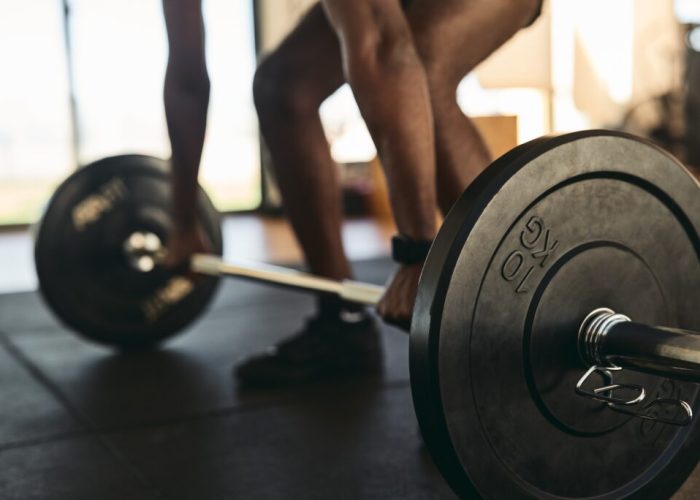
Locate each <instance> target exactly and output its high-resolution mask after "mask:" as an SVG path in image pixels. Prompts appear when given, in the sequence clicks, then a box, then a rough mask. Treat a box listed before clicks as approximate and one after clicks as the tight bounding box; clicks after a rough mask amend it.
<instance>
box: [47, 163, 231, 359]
mask: <svg viewBox="0 0 700 500" xmlns="http://www.w3.org/2000/svg"><path fill="white" fill-rule="evenodd" d="M168 176H169V174H168V170H167V165H166V163H165V162H164V161H163V160H159V159H156V158H152V157H148V156H141V155H124V156H115V157H110V158H105V159H102V160H99V161H96V162H95V163H92V164H90V165H88V166H86V167H84V168H82V169H80V170H79V171H77V172H76V173H74V174H73V175H71V176H70V177H69V178H68V179H66V180H65V181H64V182H63V183H62V184H61V185H60V186H59V188H58V189H57V190H56V192H55V193H54V195H53V196H52V198H51V200H50V201H49V203H48V206H47V208H46V211H45V213H44V216H43V218H42V220H41V221H40V222H39V225H38V231H37V237H36V243H35V261H36V269H37V274H38V277H39V284H40V290H41V293H42V295H43V297H44V299H45V301H46V302H47V303H48V304H49V306H50V307H51V309H52V310H53V311H54V312H55V313H56V315H57V316H58V317H59V318H60V319H61V320H62V321H63V322H64V323H65V324H66V325H67V326H69V327H70V328H71V329H73V330H75V331H76V332H78V333H80V334H81V335H83V336H85V337H87V338H89V339H92V340H95V341H98V342H102V343H106V344H111V345H113V346H116V347H121V348H135V347H148V346H151V345H153V344H156V343H157V342H159V341H161V340H163V339H165V338H167V337H169V336H171V335H173V334H175V333H177V332H178V331H180V330H181V329H182V328H184V327H185V326H186V325H188V324H189V323H190V322H191V321H192V320H194V319H195V318H196V317H197V316H198V315H199V314H200V313H201V312H202V310H203V309H204V308H205V307H206V306H207V304H208V303H209V300H210V298H211V296H212V294H213V293H214V291H215V289H216V286H217V282H218V280H217V279H216V278H211V277H206V278H205V277H196V278H195V277H192V276H185V275H182V274H177V273H175V272H172V271H170V270H166V269H163V268H162V267H159V266H156V267H155V268H154V269H153V270H151V271H150V272H140V271H138V270H136V269H135V268H134V267H133V266H132V265H131V263H130V261H129V259H128V257H127V255H126V254H125V252H124V242H125V241H126V240H127V238H128V237H129V235H131V234H132V233H134V232H137V231H140V232H144V233H152V234H155V235H156V236H157V237H158V238H159V239H160V240H161V241H163V242H164V241H165V240H166V238H167V236H168V232H169V229H170V227H171V220H172V218H171V201H170V181H169V177H168ZM199 215H200V220H201V221H202V225H203V228H204V230H205V231H206V232H207V234H208V236H209V239H210V240H211V242H212V243H213V246H214V253H217V254H219V255H220V254H221V251H222V237H221V228H220V224H219V217H218V214H217V212H216V210H215V209H214V207H213V205H212V203H211V201H210V200H209V198H207V196H206V194H205V193H204V192H203V191H200V194H199Z"/></svg>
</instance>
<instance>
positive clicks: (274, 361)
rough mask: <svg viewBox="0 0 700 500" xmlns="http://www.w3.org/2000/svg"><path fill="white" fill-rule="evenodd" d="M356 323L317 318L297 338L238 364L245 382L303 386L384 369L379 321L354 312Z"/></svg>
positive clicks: (240, 378) (243, 382) (264, 384)
mask: <svg viewBox="0 0 700 500" xmlns="http://www.w3.org/2000/svg"><path fill="white" fill-rule="evenodd" d="M355 314H357V315H358V316H359V318H356V319H357V321H343V320H341V319H339V318H337V317H331V318H324V317H322V316H316V317H313V318H311V319H310V320H308V321H307V323H306V325H305V326H304V328H303V330H301V331H300V332H299V333H297V334H296V335H294V336H293V337H292V338H290V339H288V340H286V341H283V342H281V343H280V344H278V345H277V346H274V347H271V348H270V349H268V351H267V352H266V353H265V354H262V355H258V356H256V357H253V358H251V359H249V360H247V361H245V362H243V363H242V364H240V365H239V366H238V367H237V368H236V377H237V378H238V380H239V381H240V382H241V383H242V384H243V385H246V386H249V387H252V386H256V387H274V386H283V385H293V384H303V383H309V382H317V381H322V380H327V379H329V378H337V377H342V376H350V375H368V374H373V373H377V372H379V371H381V367H382V351H381V344H380V339H379V331H378V329H377V326H376V324H375V321H374V319H373V318H372V317H371V316H369V315H367V314H366V313H355Z"/></svg>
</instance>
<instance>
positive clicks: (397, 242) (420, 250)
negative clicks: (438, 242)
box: [391, 234, 433, 266]
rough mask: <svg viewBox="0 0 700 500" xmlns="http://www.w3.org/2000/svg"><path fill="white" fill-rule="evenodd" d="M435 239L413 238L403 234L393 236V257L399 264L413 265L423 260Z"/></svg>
mask: <svg viewBox="0 0 700 500" xmlns="http://www.w3.org/2000/svg"><path fill="white" fill-rule="evenodd" d="M432 244H433V240H412V239H411V238H409V237H407V236H404V235H402V234H397V235H396V236H394V237H393V238H391V258H392V259H393V260H394V262H398V263H399V264H405V265H409V266H410V265H412V264H418V263H420V262H423V261H424V260H425V258H426V257H427V256H428V250H430V246H431V245H432Z"/></svg>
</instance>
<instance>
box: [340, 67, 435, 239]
mask: <svg viewBox="0 0 700 500" xmlns="http://www.w3.org/2000/svg"><path fill="white" fill-rule="evenodd" d="M366 69H367V68H366V67H365V72H364V73H363V74H362V75H361V76H360V77H356V78H354V79H353V83H354V86H353V89H354V91H355V96H356V99H357V101H358V104H359V106H360V109H361V110H363V116H364V118H365V120H366V122H367V125H368V127H369V129H370V132H371V134H372V137H373V139H374V142H375V144H376V146H377V149H378V151H379V156H380V158H381V160H382V165H383V167H384V170H385V174H386V178H387V184H388V186H389V196H390V201H391V205H392V210H393V212H394V218H395V220H396V225H397V227H398V230H399V232H400V233H402V234H404V235H406V236H408V237H410V238H412V239H416V240H427V239H432V238H433V237H434V236H435V233H436V231H437V222H436V206H437V202H436V186H435V182H436V181H435V179H436V174H435V148H434V138H433V119H432V113H431V108H430V101H429V97H428V90H427V83H426V79H425V74H424V72H423V69H422V66H420V64H418V63H417V62H416V63H415V64H413V63H409V64H400V65H396V66H394V67H392V65H391V64H389V63H386V62H379V63H377V65H376V66H375V67H374V68H371V69H370V70H369V71H367V70H366Z"/></svg>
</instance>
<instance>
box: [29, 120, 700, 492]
mask: <svg viewBox="0 0 700 500" xmlns="http://www.w3.org/2000/svg"><path fill="white" fill-rule="evenodd" d="M166 170H167V169H166V166H165V164H164V163H163V162H161V161H158V160H155V159H153V158H148V157H143V156H135V155H132V156H122V157H115V158H108V159H105V160H101V161H98V162H96V163H94V164H92V165H90V166H88V167H86V168H84V169H81V170H80V171H78V172H76V173H75V174H74V175H72V176H71V177H70V178H69V179H68V180H66V181H65V182H64V183H63V184H62V185H61V186H60V187H59V188H58V190H57V191H56V193H55V194H54V196H53V197H52V199H51V201H50V203H49V205H48V208H47V211H46V213H45V215H44V217H43V219H42V221H41V223H40V225H39V231H38V235H37V241H36V263H37V272H38V275H39V279H40V285H41V286H40V287H41V291H42V294H43V296H44V298H45V299H46V302H47V303H48V304H49V305H50V306H51V308H52V309H53V310H54V311H55V312H56V313H57V315H58V316H59V317H60V318H61V319H62V320H63V322H64V323H65V324H66V325H68V326H69V327H71V328H73V329H74V330H76V331H78V332H79V333H81V334H82V335H84V336H86V337H88V338H91V339H93V340H97V341H100V342H103V343H108V344H112V345H115V346H118V347H135V346H145V345H152V344H154V343H157V342H158V341H160V340H163V339H165V338H167V337H169V336H171V335H172V334H174V333H175V332H177V331H178V330H180V329H181V328H182V327H184V326H185V325H187V324H189V323H190V322H191V321H192V320H193V319H194V318H195V317H197V316H198V315H199V314H200V312H201V311H202V310H203V309H204V308H205V307H206V304H207V303H208V301H209V299H210V298H211V296H212V294H213V293H214V291H215V289H216V285H217V278H218V277H219V276H222V275H226V276H229V275H230V276H237V277H242V278H248V279H254V280H258V281H262V282H265V283H276V284H280V285H283V286H287V287H292V288H296V289H306V290H312V291H316V292H321V293H332V294H338V295H341V296H343V297H344V298H346V299H347V300H354V301H357V302H361V303H364V304H376V302H377V301H378V300H379V298H380V297H381V295H382V289H381V288H380V287H377V286H375V285H367V284H362V283H356V282H343V283H340V282H336V281H332V280H328V279H325V278H320V277H317V276H311V275H307V274H304V273H301V272H297V271H292V270H287V269H280V268H275V267H272V266H262V265H238V264H233V263H227V262H224V261H223V260H221V258H220V255H221V251H222V243H221V232H220V228H219V222H218V217H217V215H216V212H215V210H214V209H213V207H212V205H211V202H210V201H209V199H208V198H207V197H206V195H205V194H204V193H203V192H201V193H200V198H199V218H200V221H202V224H203V226H204V228H205V230H206V231H207V234H208V236H209V239H210V240H211V241H212V243H213V246H214V252H213V254H212V255H197V256H195V257H194V258H193V261H192V270H193V271H195V272H196V273H200V274H202V275H203V276H202V277H200V278H197V279H193V278H191V277H189V276H183V275H179V274H177V273H174V272H173V271H169V270H167V269H164V268H163V267H162V266H159V265H157V255H158V252H161V251H162V248H160V247H161V243H160V242H161V241H164V239H165V238H166V236H167V234H168V231H169V229H170V226H171V217H170V204H171V200H170V190H169V180H168V175H167V171H166ZM204 275H206V276H204ZM650 325H667V326H665V327H658V326H650ZM683 329H685V330H683ZM693 330H696V331H697V330H700V190H699V189H698V185H697V183H696V181H695V180H694V179H693V178H692V176H691V175H690V174H689V173H688V172H687V171H686V169H685V168H684V167H683V166H682V165H681V164H680V163H678V162H677V161H676V160H674V159H673V158H672V157H671V156H669V155H668V154H666V153H664V152H663V151H661V150H660V149H659V148H657V147H655V146H653V145H651V144H649V143H648V142H646V141H643V140H640V139H637V138H634V137H632V136H629V135H624V134H620V133H613V132H604V131H588V132H579V133H574V134H568V135H564V136H560V137H555V138H543V139H538V140H535V141H532V142H530V143H527V144H524V145H522V146H519V147H518V148H516V149H514V150H512V151H511V152H509V153H507V154H506V155H504V156H503V157H501V158H499V159H498V160H496V161H495V162H494V163H493V164H492V165H491V166H490V167H489V168H488V169H486V170H485V171H484V172H483V173H482V174H481V175H480V176H479V177H478V178H477V180H476V181H474V183H473V184H472V185H470V186H469V188H468V189H467V190H466V191H465V192H464V194H463V195H462V197H461V198H460V200H459V201H458V202H457V203H456V204H455V206H454V207H453V208H452V210H451V211H450V213H449V214H448V216H447V217H446V219H445V222H444V224H443V226H442V227H441V229H440V231H439V234H438V235H437V237H436V239H435V242H434V244H433V246H432V248H431V250H430V254H429V256H428V258H427V260H426V262H425V265H424V268H423V273H422V276H421V279H420V284H419V288H418V296H417V299H416V304H415V308H414V315H413V319H412V325H411V334H410V371H411V387H412V391H413V399H414V405H415V409H416V414H417V416H418V420H419V422H420V426H421V430H422V433H423V436H424V438H425V441H426V443H427V446H428V448H429V449H430V451H431V454H432V456H433V458H434V460H435V462H436V463H437V465H438V468H439V469H440V471H441V472H442V474H443V476H444V477H445V478H446V480H447V482H448V483H449V484H450V486H451V487H452V488H453V490H454V491H455V492H456V493H457V494H458V495H460V496H462V497H471V496H485V497H495V498H519V497H523V498H525V497H539V498H563V497H566V498H583V497H592V498H622V497H630V496H639V497H667V496H669V495H671V494H672V493H673V492H674V491H675V490H676V489H677V488H678V487H679V485H680V484H681V483H682V481H683V480H684V479H685V478H686V477H687V476H688V474H689V473H690V472H691V471H692V469H693V467H694V466H695V464H696V463H697V461H698V458H700V455H699V454H700V443H699V442H698V440H699V438H698V430H697V426H696V425H694V422H693V420H692V414H693V412H694V411H697V409H698V405H699V404H700V398H698V388H697V386H696V382H699V381H700V336H698V334H697V333H694V332H693Z"/></svg>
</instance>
